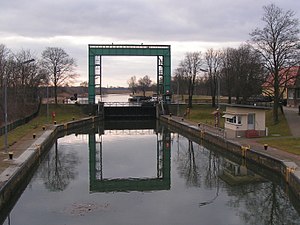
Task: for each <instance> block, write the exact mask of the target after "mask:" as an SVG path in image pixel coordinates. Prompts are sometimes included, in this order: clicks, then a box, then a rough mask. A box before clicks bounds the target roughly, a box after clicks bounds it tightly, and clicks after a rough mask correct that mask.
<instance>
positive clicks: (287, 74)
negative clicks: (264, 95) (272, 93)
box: [262, 66, 300, 87]
mask: <svg viewBox="0 0 300 225" xmlns="http://www.w3.org/2000/svg"><path fill="white" fill-rule="evenodd" d="M298 76H300V66H293V67H289V68H284V69H282V70H280V71H279V86H285V84H286V86H287V87H291V86H295V84H296V80H297V77H298ZM273 80H274V76H273V74H270V75H269V76H268V77H267V80H266V82H265V83H264V84H263V85H262V86H263V87H271V86H273Z"/></svg>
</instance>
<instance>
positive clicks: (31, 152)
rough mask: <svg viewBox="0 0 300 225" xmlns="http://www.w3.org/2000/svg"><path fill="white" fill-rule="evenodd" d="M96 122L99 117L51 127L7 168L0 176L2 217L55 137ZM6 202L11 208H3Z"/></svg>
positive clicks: (0, 208) (25, 184)
mask: <svg viewBox="0 0 300 225" xmlns="http://www.w3.org/2000/svg"><path fill="white" fill-rule="evenodd" d="M96 121H99V117H89V118H84V119H81V120H76V121H71V122H68V123H65V124H60V125H54V126H52V127H51V128H50V129H48V130H46V131H45V132H44V133H43V134H42V135H41V136H40V137H39V138H38V139H37V140H36V141H35V142H34V143H33V144H32V145H31V146H30V147H29V148H28V149H26V150H25V151H24V153H22V154H21V155H20V156H19V157H18V158H17V159H16V160H15V161H14V165H12V166H10V167H8V168H7V169H6V170H5V171H4V172H3V173H2V174H1V176H0V183H1V189H0V211H1V212H3V215H4V214H5V210H7V211H9V210H10V207H13V205H14V202H16V201H17V200H18V198H19V196H20V194H21V193H22V192H23V190H24V189H25V188H26V186H27V183H28V181H30V179H31V177H32V175H33V171H34V168H35V167H36V166H37V165H38V163H37V162H39V160H40V158H41V156H42V155H43V154H45V153H46V152H47V151H48V150H49V149H50V147H51V146H52V145H53V144H54V142H55V140H56V139H57V137H59V136H64V134H65V133H68V132H71V131H72V130H75V129H78V128H80V127H82V126H86V125H88V124H93V123H94V122H96ZM7 202H13V203H12V204H11V206H9V207H5V206H6V204H7Z"/></svg>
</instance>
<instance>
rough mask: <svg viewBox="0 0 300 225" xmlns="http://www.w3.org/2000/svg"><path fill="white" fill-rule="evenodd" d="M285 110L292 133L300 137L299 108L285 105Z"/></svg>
mask: <svg viewBox="0 0 300 225" xmlns="http://www.w3.org/2000/svg"><path fill="white" fill-rule="evenodd" d="M283 111H284V114H285V118H286V120H287V122H288V124H289V127H290V130H291V133H292V135H293V136H294V137H300V115H299V114H298V108H290V107H284V108H283Z"/></svg>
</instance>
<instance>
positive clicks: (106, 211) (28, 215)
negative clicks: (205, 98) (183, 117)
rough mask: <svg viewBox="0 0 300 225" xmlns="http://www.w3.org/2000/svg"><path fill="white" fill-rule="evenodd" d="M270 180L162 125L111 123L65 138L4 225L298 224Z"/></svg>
mask: <svg viewBox="0 0 300 225" xmlns="http://www.w3.org/2000/svg"><path fill="white" fill-rule="evenodd" d="M249 168H253V170H251V169H249ZM256 170H257V171H256ZM267 174H268V176H266V175H267ZM269 174H271V173H269V172H264V170H263V169H261V168H257V166H255V165H252V164H249V163H245V162H242V161H241V160H240V159H238V158H236V157H234V156H230V155H227V156H226V155H223V153H222V150H220V149H216V148H215V147H212V146H207V145H206V144H205V143H195V142H193V141H192V140H190V139H188V138H186V137H185V136H183V135H182V134H178V133H177V132H174V131H170V130H169V129H167V127H166V126H164V125H163V124H159V123H158V122H157V121H129V122H128V121H118V123H117V124H116V123H114V122H105V123H101V124H99V125H95V126H93V127H87V128H85V129H82V130H80V131H77V132H75V133H74V134H70V135H67V136H64V137H62V138H59V139H58V140H57V141H56V142H55V143H54V145H53V147H52V148H51V149H50V151H49V153H48V154H46V155H45V157H44V159H43V161H41V163H40V165H39V167H38V168H37V170H36V172H35V174H34V175H33V178H32V179H31V181H30V182H29V184H28V185H27V188H26V189H25V190H24V192H23V194H22V195H21V196H20V198H19V200H18V201H17V203H16V204H15V206H14V207H13V209H12V210H11V212H10V213H9V215H7V217H6V219H5V221H4V223H3V224H5V225H6V224H7V225H24V224H36V225H40V224H43V225H54V224H55V225H60V224H61V225H82V224H89V225H94V224H95V225H96V224H97V225H99V224H130V225H135V224H136V225H139V224H151V225H153V224H159V225H167V224H171V225H175V224H189V225H193V224H203V225H207V224H209V225H243V224H249V225H250V224H251V225H252V224H266V225H271V224H272V225H275V224H276V225H277V224H278V225H279V224H288V225H292V224H300V217H299V206H297V204H296V203H293V202H291V200H290V199H292V198H289V191H288V189H287V188H285V186H284V182H282V181H280V179H277V178H276V176H275V177H273V176H272V175H269ZM2 216H3V215H2Z"/></svg>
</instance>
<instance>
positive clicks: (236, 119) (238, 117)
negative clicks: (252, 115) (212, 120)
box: [226, 116, 242, 125]
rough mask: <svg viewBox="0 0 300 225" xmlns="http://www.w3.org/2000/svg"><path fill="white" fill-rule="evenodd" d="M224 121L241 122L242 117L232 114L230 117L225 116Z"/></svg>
mask: <svg viewBox="0 0 300 225" xmlns="http://www.w3.org/2000/svg"><path fill="white" fill-rule="evenodd" d="M226 121H227V122H228V123H233V124H239V125H241V124H242V117H241V116H233V117H231V118H226Z"/></svg>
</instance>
